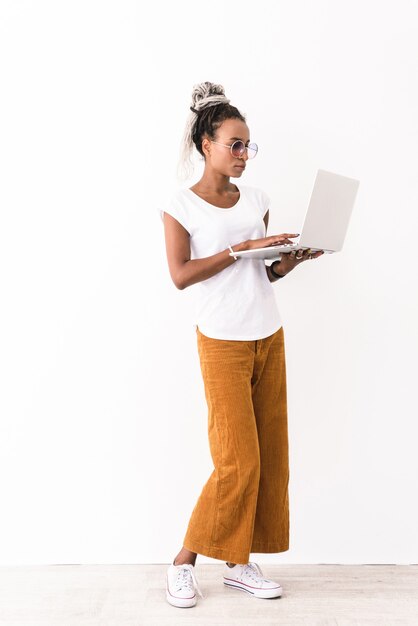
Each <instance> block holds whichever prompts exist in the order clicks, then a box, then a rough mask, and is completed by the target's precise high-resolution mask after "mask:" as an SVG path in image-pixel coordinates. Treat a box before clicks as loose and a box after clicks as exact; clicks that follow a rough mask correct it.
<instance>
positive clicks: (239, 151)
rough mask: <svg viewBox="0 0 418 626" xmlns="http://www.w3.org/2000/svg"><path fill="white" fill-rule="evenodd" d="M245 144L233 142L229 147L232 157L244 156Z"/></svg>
mask: <svg viewBox="0 0 418 626" xmlns="http://www.w3.org/2000/svg"><path fill="white" fill-rule="evenodd" d="M244 150H245V144H244V143H243V142H242V141H235V142H234V143H233V144H232V146H231V152H232V156H234V157H240V156H242V155H243V154H244Z"/></svg>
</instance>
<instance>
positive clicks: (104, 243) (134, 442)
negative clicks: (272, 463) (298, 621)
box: [0, 0, 418, 564]
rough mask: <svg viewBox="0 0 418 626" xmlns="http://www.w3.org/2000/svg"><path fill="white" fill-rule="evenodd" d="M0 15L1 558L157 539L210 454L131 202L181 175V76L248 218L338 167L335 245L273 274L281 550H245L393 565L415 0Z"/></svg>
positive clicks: (74, 557) (38, 8) (134, 555)
mask: <svg viewBox="0 0 418 626" xmlns="http://www.w3.org/2000/svg"><path fill="white" fill-rule="evenodd" d="M0 12H1V15H0V17H1V20H0V24H1V26H0V59H1V70H0V72H1V74H0V82H1V85H2V92H3V95H2V97H1V100H0V107H1V115H0V124H1V141H0V155H1V156H0V158H1V162H0V166H1V173H2V184H1V189H0V193H1V198H0V200H1V224H0V268H1V269H0V281H1V282H0V290H1V300H2V302H1V307H0V316H1V319H0V333H1V335H0V341H1V347H0V367H1V371H0V376H1V406H0V410H1V421H0V427H1V437H0V499H1V515H0V559H1V563H2V564H21V563H28V564H29V563H31V564H32V563H45V564H46V563H139V562H145V563H147V562H151V563H158V562H161V563H169V562H170V561H171V560H172V558H173V557H174V556H175V554H177V552H178V551H179V549H180V547H181V544H182V539H183V537H184V533H185V530H186V525H187V522H188V519H189V515H190V513H191V511H192V508H193V506H194V504H195V501H196V499H197V497H198V495H199V494H200V490H201V488H202V487H203V484H204V482H205V481H206V479H207V478H208V476H209V474H210V472H211V471H212V467H213V466H212V462H211V458H210V454H209V447H208V441H207V432H206V419H207V407H206V403H205V398H204V390H203V382H202V379H201V373H200V367H199V361H198V355H197V347H196V339H195V333H194V328H193V326H192V323H191V311H192V295H193V293H192V289H188V290H184V291H178V290H177V289H176V288H175V287H174V285H173V283H172V282H171V279H170V276H169V273H168V267H167V261H166V256H165V245H164V236H163V226H162V222H161V221H160V220H159V218H158V214H157V212H156V211H155V206H156V205H158V203H159V202H161V201H162V199H163V198H165V197H167V195H170V194H171V192H172V191H175V190H176V189H177V188H178V187H179V186H180V185H181V186H184V185H188V186H191V185H192V184H193V183H194V182H195V181H197V180H198V179H199V178H200V175H201V172H202V163H201V162H200V161H198V160H196V163H197V166H196V171H195V175H194V177H193V179H191V180H190V181H187V182H185V183H179V182H178V181H177V180H176V177H175V173H176V165H177V157H178V154H179V147H180V140H181V136H182V133H183V128H184V124H185V121H186V118H187V115H188V112H189V108H188V107H189V105H190V95H191V92H192V88H193V85H194V84H195V83H198V82H201V81H204V80H210V81H213V82H217V83H221V84H223V85H224V87H225V89H226V94H227V97H229V98H230V99H231V102H232V103H233V104H235V105H236V106H237V107H238V108H239V109H240V110H241V111H242V112H243V113H244V114H245V115H246V116H247V120H248V125H249V127H250V131H251V138H252V139H253V140H254V141H257V143H258V144H259V147H260V151H259V155H258V156H257V159H255V161H253V162H251V164H249V167H248V168H247V171H246V172H245V174H244V175H243V177H242V178H241V179H240V180H241V182H242V183H243V184H249V185H251V184H253V185H256V186H260V187H262V188H264V189H265V191H266V192H267V193H268V194H269V195H270V196H271V198H272V209H271V215H270V225H269V231H268V232H269V234H273V233H281V232H300V231H299V230H298V229H299V228H300V226H301V220H302V219H303V216H304V213H305V209H306V206H307V202H308V200H309V195H310V191H311V188H312V185H313V181H314V178H315V174H316V171H317V169H318V168H323V169H328V170H331V171H335V172H339V173H341V174H344V175H347V176H352V177H354V178H358V179H359V180H360V181H361V182H360V188H359V192H358V196H357V202H356V206H355V209H354V212H353V216H352V219H351V222H350V228H349V233H348V235H347V239H346V243H345V246H344V249H343V251H342V252H341V253H339V254H336V255H325V256H324V257H322V258H320V259H318V260H317V261H315V262H308V263H306V264H303V265H301V266H299V267H297V268H296V269H295V271H294V272H293V273H291V274H289V276H288V277H286V279H284V280H283V281H280V282H279V283H276V284H275V286H274V289H275V292H276V295H277V301H278V305H279V308H280V312H281V314H282V317H283V319H284V328H285V341H286V354H287V368H288V402H289V431H290V453H291V468H290V471H291V482H290V505H291V537H290V544H291V548H290V550H289V551H288V552H286V553H282V554H278V555H259V556H257V560H258V561H259V562H276V561H277V562H286V563H317V562H319V563H335V562H337V563H414V562H415V563H416V562H417V561H418V540H417V535H416V527H417V499H416V478H417V470H418V467H417V465H418V464H417V460H416V437H417V417H418V411H417V400H416V356H417V347H418V332H417V322H416V320H417V313H418V311H417V304H418V299H417V260H416V258H417V257H416V249H415V241H414V230H415V229H416V227H417V217H416V215H417V210H418V208H417V207H418V182H417V140H418V121H417V119H418V118H417V115H416V111H417V107H418V90H417V75H418V74H417V70H418V67H417V65H418V61H417V59H418V54H417V53H418V44H417V36H416V35H417V30H416V24H417V17H418V8H417V3H416V2H412V1H409V2H408V1H404V2H399V3H397V4H396V5H395V4H394V3H393V2H387V1H386V2H377V0H375V1H374V2H372V1H369V2H365V1H364V0H363V1H360V0H352V1H351V2H335V1H333V0H318V1H316V2H310V1H308V0H292V2H290V1H289V2H285V1H278V0H276V1H275V2H273V1H271V2H257V3H256V4H254V3H253V2H250V1H249V0H245V1H243V2H240V3H239V4H237V3H227V4H225V3H223V2H220V0H212V2H211V3H209V4H208V3H196V2H192V1H191V0H190V1H189V0H187V1H186V0H180V1H179V2H177V3H168V2H166V3H162V2H154V3H152V4H150V5H149V6H146V7H144V6H143V5H142V4H141V3H139V2H134V1H133V0H132V1H128V0H118V1H117V2H116V1H107V2H106V1H105V2H103V0H102V1H101V2H99V1H93V0H87V1H86V0H83V1H80V0H73V2H71V3H70V2H55V1H52V0H50V1H47V0H38V1H37V2H30V1H26V2H25V1H23V0H21V1H18V2H16V1H13V2H12V1H8V2H2V4H1V5H0ZM232 182H234V181H233V180H232ZM199 561H200V562H215V561H214V560H212V559H208V558H206V557H204V556H200V557H199Z"/></svg>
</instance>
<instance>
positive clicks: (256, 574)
mask: <svg viewBox="0 0 418 626" xmlns="http://www.w3.org/2000/svg"><path fill="white" fill-rule="evenodd" d="M244 571H246V572H247V573H248V574H249V575H250V576H251V577H252V578H255V580H256V581H257V582H260V581H264V582H268V579H267V578H264V576H263V572H262V571H261V568H260V566H259V565H258V564H257V563H254V562H253V561H250V562H249V563H247V564H246V565H245V567H244Z"/></svg>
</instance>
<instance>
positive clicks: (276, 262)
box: [270, 261, 286, 279]
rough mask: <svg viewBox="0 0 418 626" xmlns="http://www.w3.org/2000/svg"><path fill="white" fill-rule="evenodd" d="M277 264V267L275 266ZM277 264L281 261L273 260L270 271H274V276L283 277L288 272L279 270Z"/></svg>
mask: <svg viewBox="0 0 418 626" xmlns="http://www.w3.org/2000/svg"><path fill="white" fill-rule="evenodd" d="M275 265H276V267H274V266H275ZM277 265H279V266H280V261H273V263H272V264H271V265H270V271H271V273H272V275H273V276H274V278H277V279H279V278H283V277H284V276H285V275H286V274H281V273H280V271H279V272H278V271H277Z"/></svg>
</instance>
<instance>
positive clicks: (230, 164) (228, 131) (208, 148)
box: [202, 119, 250, 178]
mask: <svg viewBox="0 0 418 626" xmlns="http://www.w3.org/2000/svg"><path fill="white" fill-rule="evenodd" d="M237 139H241V141H243V142H244V143H245V144H246V145H248V143H249V142H250V131H249V128H248V126H247V124H246V123H245V122H242V121H241V120H237V119H229V120H225V121H224V122H222V124H221V125H220V126H219V128H218V130H217V132H216V137H215V139H214V140H212V141H211V140H210V139H209V138H208V137H205V138H204V139H203V141H202V149H203V152H204V154H205V167H206V168H207V167H210V168H211V169H213V170H215V171H217V172H219V173H220V174H223V175H224V176H232V177H235V178H236V177H240V176H241V174H242V173H243V171H244V169H245V166H246V164H247V160H248V154H247V150H244V154H243V155H242V156H240V157H234V156H233V155H232V154H231V150H230V149H229V147H225V146H220V145H219V144H220V143H221V144H225V145H226V146H231V145H232V144H233V143H234V141H236V140H237ZM213 141H216V142H219V143H213Z"/></svg>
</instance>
